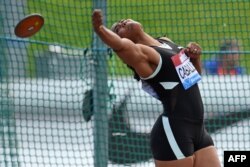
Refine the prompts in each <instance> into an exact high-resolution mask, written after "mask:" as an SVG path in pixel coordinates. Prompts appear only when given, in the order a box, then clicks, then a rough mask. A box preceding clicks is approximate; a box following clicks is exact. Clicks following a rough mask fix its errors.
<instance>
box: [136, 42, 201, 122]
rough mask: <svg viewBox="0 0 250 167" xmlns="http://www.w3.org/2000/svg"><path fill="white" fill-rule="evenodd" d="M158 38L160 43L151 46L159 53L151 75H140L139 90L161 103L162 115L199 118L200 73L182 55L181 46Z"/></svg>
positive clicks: (191, 119)
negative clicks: (140, 84)
mask: <svg viewBox="0 0 250 167" xmlns="http://www.w3.org/2000/svg"><path fill="white" fill-rule="evenodd" d="M158 40H159V42H161V43H162V45H161V46H152V47H153V48H154V49H155V50H156V51H157V52H158V53H159V56H160V61H159V64H158V66H157V68H156V70H155V71H154V73H153V74H152V75H150V76H149V77H147V78H141V82H142V88H143V90H145V91H146V92H148V93H149V94H150V95H152V96H154V97H156V98H157V99H159V100H160V101H161V102H162V103H163V106H164V115H166V116H168V117H172V118H176V119H186V120H190V121H201V120H203V112H204V111H203V103H202V99H201V95H200V91H199V88H198V85H197V82H198V81H199V80H200V75H199V74H198V72H197V70H196V69H195V68H194V66H193V65H192V63H191V62H190V60H189V58H188V57H187V56H186V55H185V54H184V52H183V50H182V49H183V47H181V46H178V45H177V44H175V43H173V42H171V41H166V40H161V39H158Z"/></svg>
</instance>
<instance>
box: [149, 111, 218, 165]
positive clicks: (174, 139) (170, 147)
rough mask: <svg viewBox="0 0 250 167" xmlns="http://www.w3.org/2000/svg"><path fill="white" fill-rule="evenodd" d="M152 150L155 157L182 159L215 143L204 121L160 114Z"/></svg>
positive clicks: (152, 138) (162, 159) (154, 128)
mask: <svg viewBox="0 0 250 167" xmlns="http://www.w3.org/2000/svg"><path fill="white" fill-rule="evenodd" d="M150 142H151V150H152V154H153V157H154V159H156V160H161V161H169V160H177V159H182V158H185V157H188V156H191V155H193V154H194V152H195V151H197V150H199V149H202V148H205V147H207V146H211V145H214V143H213V140H212V138H211V137H210V136H209V134H208V133H207V131H206V130H205V128H204V125H203V123H202V122H191V121H188V120H178V119H174V118H168V117H166V116H163V115H160V116H159V118H158V119H157V121H156V122H155V124H154V126H153V129H152V131H151V141H150Z"/></svg>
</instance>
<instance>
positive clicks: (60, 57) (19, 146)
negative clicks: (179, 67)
mask: <svg viewBox="0 0 250 167" xmlns="http://www.w3.org/2000/svg"><path fill="white" fill-rule="evenodd" d="M95 8H99V9H102V10H103V14H104V18H105V20H104V21H105V25H106V26H107V27H111V25H112V24H113V23H114V22H116V21H118V20H120V19H122V18H132V19H134V20H137V21H139V22H141V23H142V25H143V27H144V30H145V31H146V32H148V33H149V34H150V35H152V36H154V37H161V36H167V37H168V38H170V39H172V40H173V41H174V42H175V43H177V44H180V45H182V46H186V45H187V44H188V42H190V41H195V42H198V43H199V44H200V45H201V47H202V48H203V55H202V62H203V76H202V81H200V82H199V87H200V89H201V94H202V97H203V102H204V109H205V117H206V126H207V129H208V131H209V132H210V134H211V135H212V138H213V139H214V141H215V145H216V147H217V148H218V154H219V157H220V160H221V163H222V164H223V154H224V151H228V150H235V151H240V150H250V113H249V112H250V76H249V73H250V57H249V56H250V17H249V16H250V2H249V1H248V0H221V1H217V0H210V1H205V0H204V1H198V0H192V1H191V0H186V1H183V0H176V1H170V0H154V1H151V0H127V1H123V0H84V1H83V0H22V1H19V0H1V1H0V166H1V167H2V166H3V167H31V166H32V167H59V166H60V167H61V166H63V167H79V166H81V167H85V166H86V167H91V166H94V167H107V166H108V167H123V166H134V167H139V166H143V167H151V166H154V163H153V159H152V155H151V152H150V148H149V133H150V130H151V127H152V126H153V124H154V121H155V120H156V118H157V117H158V115H159V114H160V113H161V112H162V110H163V109H162V106H161V104H160V102H159V101H157V100H155V99H153V98H151V97H150V96H149V95H147V94H146V93H144V92H143V91H141V89H140V83H138V82H137V81H135V80H134V79H133V74H132V72H131V71H130V70H129V69H128V68H127V67H126V65H124V64H123V63H122V62H121V61H120V60H119V59H118V58H117V57H116V55H115V54H114V53H113V52H112V51H111V50H110V49H109V48H107V47H106V45H104V44H103V43H102V42H101V41H100V39H98V38H97V36H96V35H95V34H94V33H93V30H92V25H91V14H92V11H93V9H95ZM32 13H39V14H41V15H42V16H43V17H44V19H45V23H44V26H43V28H42V29H41V30H40V31H39V32H38V33H37V34H35V35H34V36H32V37H31V38H18V37H16V36H15V34H14V28H15V25H16V24H17V23H18V22H19V20H21V19H22V18H23V17H25V16H26V15H29V14H32Z"/></svg>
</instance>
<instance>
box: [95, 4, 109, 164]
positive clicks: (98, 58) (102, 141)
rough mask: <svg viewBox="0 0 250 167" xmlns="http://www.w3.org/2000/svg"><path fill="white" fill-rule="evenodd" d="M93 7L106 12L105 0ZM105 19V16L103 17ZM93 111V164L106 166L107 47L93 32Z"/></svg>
mask: <svg viewBox="0 0 250 167" xmlns="http://www.w3.org/2000/svg"><path fill="white" fill-rule="evenodd" d="M93 8H94V9H102V11H103V15H105V13H106V0H93ZM104 19H105V17H104ZM105 22H106V21H105V20H104V24H105ZM92 49H93V50H92V53H93V59H94V61H93V62H94V68H93V75H92V77H93V105H94V106H93V111H94V166H95V167H107V166H108V104H107V102H108V97H109V95H108V94H109V93H108V79H107V77H108V74H107V58H108V54H107V47H106V45H105V44H104V43H103V42H102V41H101V40H100V38H99V37H98V36H97V35H96V34H95V33H93V43H92Z"/></svg>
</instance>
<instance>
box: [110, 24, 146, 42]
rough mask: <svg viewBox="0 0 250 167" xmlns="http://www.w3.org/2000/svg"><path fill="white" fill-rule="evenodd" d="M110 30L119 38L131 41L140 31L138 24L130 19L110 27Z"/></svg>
mask: <svg viewBox="0 0 250 167" xmlns="http://www.w3.org/2000/svg"><path fill="white" fill-rule="evenodd" d="M111 30H112V31H113V32H115V33H116V34H117V35H119V36H120V37H121V38H129V39H131V40H133V38H135V37H136V36H135V34H136V33H138V32H139V31H141V30H142V26H141V24H140V23H139V22H137V21H134V20H132V19H122V20H120V21H118V22H116V23H115V24H113V25H112V27H111Z"/></svg>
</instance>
